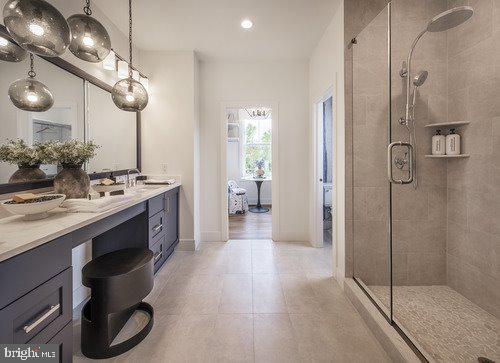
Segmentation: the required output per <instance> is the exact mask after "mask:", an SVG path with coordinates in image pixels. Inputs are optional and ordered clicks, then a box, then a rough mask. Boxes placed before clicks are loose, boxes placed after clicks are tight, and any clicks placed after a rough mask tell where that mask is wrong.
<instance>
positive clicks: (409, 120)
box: [388, 6, 474, 189]
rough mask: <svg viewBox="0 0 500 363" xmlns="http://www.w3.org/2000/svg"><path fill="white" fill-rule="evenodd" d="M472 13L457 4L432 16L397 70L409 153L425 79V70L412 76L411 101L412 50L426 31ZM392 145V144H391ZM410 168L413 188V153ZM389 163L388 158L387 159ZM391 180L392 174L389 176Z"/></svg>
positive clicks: (458, 21)
mask: <svg viewBox="0 0 500 363" xmlns="http://www.w3.org/2000/svg"><path fill="white" fill-rule="evenodd" d="M473 14H474V9H473V8H471V7H470V6H458V7H455V8H453V9H450V10H446V11H444V12H442V13H440V14H438V15H436V16H435V17H434V18H432V19H431V20H430V21H429V22H428V23H427V26H426V27H425V29H423V30H422V31H421V32H420V33H419V34H418V35H417V37H416V38H415V39H414V40H413V43H412V45H411V47H410V51H409V52H408V57H407V58H406V62H403V64H402V69H401V70H400V72H399V75H400V76H401V77H403V78H406V107H405V116H404V119H403V120H401V119H399V123H400V124H401V125H404V126H406V128H407V129H408V133H409V136H410V145H411V148H410V147H409V149H410V150H409V152H410V154H412V153H414V152H415V149H416V147H417V140H416V131H415V102H416V92H417V89H418V87H420V86H421V85H423V84H424V82H425V80H426V79H427V75H428V73H427V71H423V72H420V73H419V74H418V75H416V76H415V77H414V78H413V86H414V87H413V102H411V101H412V93H411V85H412V74H411V59H412V55H413V51H414V50H415V47H416V46H417V43H418V42H419V40H420V39H421V38H422V37H423V36H424V35H425V34H426V33H427V32H430V33H435V32H443V31H446V30H449V29H452V28H454V27H456V26H458V25H460V24H463V23H464V22H466V21H467V20H468V19H469V18H470V17H471V16H472V15H473ZM391 145H392V144H391ZM410 160H411V161H410V164H411V165H410V170H411V179H412V182H413V188H415V189H416V188H417V163H416V158H415V155H410ZM388 163H389V164H391V168H392V162H390V160H389V161H388ZM389 178H390V180H391V181H392V182H394V181H393V180H392V176H390V177H389ZM401 184H409V183H401Z"/></svg>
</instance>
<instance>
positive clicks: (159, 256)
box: [154, 251, 163, 263]
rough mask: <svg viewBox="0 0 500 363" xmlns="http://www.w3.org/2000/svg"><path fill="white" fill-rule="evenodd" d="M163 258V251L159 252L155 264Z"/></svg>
mask: <svg viewBox="0 0 500 363" xmlns="http://www.w3.org/2000/svg"><path fill="white" fill-rule="evenodd" d="M162 257H163V251H160V252H158V253H157V254H156V255H155V262H154V263H156V262H157V261H158V260H159V259H161V258H162Z"/></svg>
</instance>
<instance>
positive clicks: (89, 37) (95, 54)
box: [68, 0, 111, 63]
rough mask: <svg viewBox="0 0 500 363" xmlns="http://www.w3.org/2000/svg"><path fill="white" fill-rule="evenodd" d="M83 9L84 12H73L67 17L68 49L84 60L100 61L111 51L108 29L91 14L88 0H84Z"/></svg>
mask: <svg viewBox="0 0 500 363" xmlns="http://www.w3.org/2000/svg"><path fill="white" fill-rule="evenodd" d="M83 11H84V13H85V14H75V15H71V16H70V17H69V18H68V24H69V27H70V29H71V43H70V45H69V50H70V51H71V53H73V54H74V55H75V56H77V57H78V58H80V59H83V60H84V61H87V62H92V63H98V62H102V61H103V60H104V59H105V58H106V57H107V56H108V54H109V52H110V51H111V40H110V38H109V34H108V31H107V30H106V28H104V26H103V25H102V24H101V23H100V22H98V21H97V20H96V19H95V18H93V17H92V16H91V15H92V9H90V0H86V4H85V7H84V8H83Z"/></svg>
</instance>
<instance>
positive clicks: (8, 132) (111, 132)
mask: <svg viewBox="0 0 500 363" xmlns="http://www.w3.org/2000/svg"><path fill="white" fill-rule="evenodd" d="M54 63H55V64H54ZM56 64H57V65H56ZM28 68H29V60H24V61H22V62H19V63H11V62H2V63H1V67H0V94H4V95H6V94H7V92H8V89H9V85H10V84H11V83H12V82H14V81H15V80H17V79H19V78H26V77H27V71H28ZM35 70H36V72H37V79H38V80H40V81H41V82H43V83H44V84H45V85H46V86H47V87H48V88H49V89H50V91H51V92H52V94H53V96H54V106H53V107H52V108H51V109H50V110H48V111H46V112H27V111H23V110H20V109H18V108H16V107H15V106H14V105H13V104H12V102H11V101H10V99H9V97H0V110H2V112H1V116H0V145H3V144H5V143H6V142H7V141H8V140H17V139H21V140H24V141H25V142H26V144H27V145H29V146H31V145H33V144H34V143H45V142H49V141H67V140H71V139H78V140H93V141H94V142H95V143H97V144H98V145H100V148H99V149H98V150H97V156H96V157H95V158H94V159H92V160H91V161H90V162H89V163H88V164H87V165H85V170H86V172H87V173H88V174H89V175H90V177H91V178H99V177H103V176H104V175H106V174H110V173H112V172H113V173H115V174H117V175H120V174H124V173H125V172H126V170H128V169H136V168H137V169H139V168H140V160H139V159H138V155H139V153H138V150H139V142H138V135H139V134H138V124H139V115H138V114H137V113H134V112H125V111H122V110H120V109H118V108H117V107H116V106H115V105H114V103H113V101H112V99H111V95H110V89H111V87H110V86H109V85H107V84H104V83H103V82H101V81H99V80H97V79H95V78H94V77H93V76H90V75H88V74H87V73H85V72H84V71H81V70H80V69H78V68H76V67H75V66H73V65H71V64H69V63H67V62H65V61H63V60H61V59H59V58H54V59H51V61H50V62H49V61H47V60H45V59H43V58H40V57H35ZM17 170H18V166H17V165H10V164H8V163H6V162H0V194H4V193H10V192H16V191H21V190H27V189H36V188H40V187H50V186H51V183H52V178H53V177H54V176H55V175H56V174H57V172H58V165H55V164H54V165H40V170H41V171H42V172H43V173H42V174H40V172H38V171H37V175H36V177H32V176H28V177H26V176H25V175H16V174H15V173H16V171H17ZM18 174H19V173H18Z"/></svg>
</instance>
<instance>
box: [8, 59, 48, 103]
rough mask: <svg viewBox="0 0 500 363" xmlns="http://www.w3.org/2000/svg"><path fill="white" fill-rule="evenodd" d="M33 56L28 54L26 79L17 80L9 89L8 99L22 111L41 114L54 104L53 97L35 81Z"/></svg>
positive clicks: (42, 85) (43, 86)
mask: <svg viewBox="0 0 500 363" xmlns="http://www.w3.org/2000/svg"><path fill="white" fill-rule="evenodd" d="M35 77H36V73H35V70H34V56H33V54H32V53H30V70H29V72H28V78H24V79H18V80H17V81H15V82H14V83H12V84H11V85H10V87H9V97H10V100H11V101H12V103H13V104H14V106H16V107H17V108H19V109H21V110H24V111H31V112H43V111H47V110H48V109H50V108H51V107H52V105H53V104H54V97H53V96H52V93H51V92H50V91H49V89H48V88H47V87H46V86H45V85H44V84H43V83H42V82H38V81H37V80H35Z"/></svg>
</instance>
